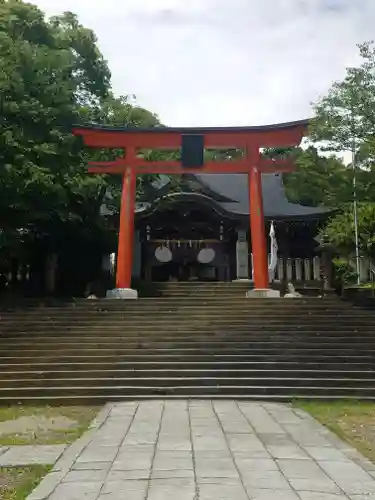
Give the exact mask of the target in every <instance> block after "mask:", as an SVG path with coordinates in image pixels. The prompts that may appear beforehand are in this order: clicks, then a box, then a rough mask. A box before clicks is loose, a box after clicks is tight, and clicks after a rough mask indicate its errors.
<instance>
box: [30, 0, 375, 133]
mask: <svg viewBox="0 0 375 500" xmlns="http://www.w3.org/2000/svg"><path fill="white" fill-rule="evenodd" d="M33 3H36V4H37V5H39V6H40V7H41V8H42V9H43V10H44V11H45V12H47V14H49V15H51V14H56V13H60V12H62V11H64V10H70V11H73V12H75V13H77V14H78V16H79V18H80V20H81V22H82V23H83V24H84V25H86V26H87V27H90V28H92V29H94V30H95V32H96V34H97V35H98V37H99V44H100V48H101V50H102V52H103V53H104V55H105V57H106V58H107V59H108V61H109V65H110V67H111V70H112V74H113V85H114V90H115V92H116V93H118V94H133V93H134V94H136V95H137V98H138V102H139V104H140V105H142V106H144V107H146V108H148V109H150V110H152V111H155V112H157V113H158V114H159V115H160V117H161V119H162V121H163V122H164V123H165V124H167V125H257V124H266V123H274V122H282V121H289V120H294V119H300V118H305V117H307V116H310V114H311V107H310V103H311V102H312V101H314V100H315V99H316V98H317V96H318V95H320V94H323V93H325V92H326V90H327V89H328V88H329V86H330V84H331V81H332V80H333V79H340V78H342V77H343V75H344V73H345V67H346V66H348V65H352V64H353V63H355V62H356V61H357V57H358V56H357V54H358V50H357V48H356V44H357V43H360V42H363V41H365V40H368V39H372V38H375V36H374V35H375V30H374V23H373V21H374V19H375V2H374V0H189V1H187V2H185V1H182V0H123V1H120V0H106V1H105V2H102V1H96V0H34V2H33Z"/></svg>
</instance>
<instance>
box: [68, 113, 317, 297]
mask: <svg viewBox="0 0 375 500" xmlns="http://www.w3.org/2000/svg"><path fill="white" fill-rule="evenodd" d="M307 126H308V121H307V120H303V121H297V122H289V123H281V124H276V125H267V126H261V127H216V128H208V127H204V128H186V127H184V128H171V127H166V128H164V127H157V128H151V129H140V128H119V127H108V126H99V125H83V126H81V125H77V126H74V127H73V133H74V135H77V136H82V138H83V141H84V144H85V145H86V146H89V147H95V148H111V149H112V148H113V149H115V148H116V149H123V150H124V156H123V157H122V158H119V159H117V160H115V161H112V162H91V163H90V165H91V166H90V167H89V169H88V172H90V173H94V174H118V175H122V178H123V182H122V196H121V210H120V230H119V241H118V254H117V275H116V287H117V289H118V290H124V289H125V290H126V289H130V288H131V278H132V267H133V236H134V212H135V194H136V176H137V175H138V174H139V175H142V174H168V175H171V174H187V173H200V174H202V173H204V174H215V173H227V174H234V173H246V174H248V179H249V181H248V182H249V203H250V230H251V238H252V253H253V262H254V287H255V289H259V290H266V289H268V286H269V280H268V254H267V240H266V233H265V221H264V213H263V197H262V182H261V175H262V173H276V172H278V173H279V172H290V171H292V170H293V164H292V163H291V162H290V161H289V160H287V159H283V160H276V161H275V160H271V159H267V158H264V157H263V156H262V155H261V154H260V149H261V148H277V147H292V146H297V145H299V144H300V142H301V140H302V137H303V135H304V133H305V131H306V129H307ZM178 148H181V151H182V161H181V162H179V161H148V160H145V159H144V158H142V157H140V156H139V154H138V153H139V150H140V149H178ZM205 148H210V149H214V148H218V149H219V148H220V149H223V148H228V149H229V148H237V149H243V150H244V151H245V155H244V156H243V157H242V158H240V159H239V160H234V161H232V160H228V161H212V162H206V163H205V162H204V158H203V153H204V149H205Z"/></svg>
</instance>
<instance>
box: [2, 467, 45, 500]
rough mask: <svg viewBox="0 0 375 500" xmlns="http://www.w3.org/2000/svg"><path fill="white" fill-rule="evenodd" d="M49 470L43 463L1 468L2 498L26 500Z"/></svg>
mask: <svg viewBox="0 0 375 500" xmlns="http://www.w3.org/2000/svg"><path fill="white" fill-rule="evenodd" d="M48 471H49V467H43V466H41V465H37V466H32V467H11V468H0V498H1V500H25V498H26V497H27V495H28V494H29V493H31V491H32V490H33V489H34V488H35V486H36V485H37V484H38V483H39V481H40V480H41V479H42V477H44V476H45V475H46V474H47V472H48Z"/></svg>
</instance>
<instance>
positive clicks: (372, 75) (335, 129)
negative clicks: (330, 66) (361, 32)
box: [310, 42, 375, 257]
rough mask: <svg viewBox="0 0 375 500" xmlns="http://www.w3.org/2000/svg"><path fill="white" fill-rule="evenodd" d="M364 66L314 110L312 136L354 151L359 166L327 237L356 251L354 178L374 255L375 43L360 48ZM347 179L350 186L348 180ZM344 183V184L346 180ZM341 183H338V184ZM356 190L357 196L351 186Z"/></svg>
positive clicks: (363, 230)
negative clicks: (341, 210)
mask: <svg viewBox="0 0 375 500" xmlns="http://www.w3.org/2000/svg"><path fill="white" fill-rule="evenodd" d="M359 51H360V56H361V59H362V62H361V64H360V65H359V66H358V67H351V68H348V69H347V71H346V75H345V78H344V79H343V80H342V81H339V82H335V83H333V85H332V87H331V89H330V90H329V92H328V93H327V95H326V96H324V97H322V98H321V99H319V100H318V102H317V103H316V105H315V106H314V111H315V118H314V119H313V121H312V124H311V128H310V133H311V138H312V139H313V140H314V141H316V142H317V143H319V144H320V146H321V147H323V148H324V149H326V150H327V151H333V152H343V151H347V152H348V151H349V152H352V153H353V154H354V156H355V160H356V163H355V168H353V167H354V166H353V165H349V166H348V168H347V169H346V170H345V171H343V172H342V174H341V175H340V176H339V178H338V179H337V180H338V181H339V182H338V184H337V189H336V199H337V200H338V203H337V204H338V205H339V206H340V207H341V208H342V209H343V212H342V213H340V214H339V215H337V217H336V218H334V219H332V220H331V221H330V222H329V224H328V226H327V228H326V229H325V231H324V232H325V233H326V235H327V237H328V239H329V241H330V242H331V243H332V244H334V245H335V246H336V247H337V248H338V249H340V251H344V250H345V252H347V253H350V252H353V250H355V243H354V238H355V237H354V217H353V203H352V202H353V199H354V187H353V180H354V178H355V180H356V193H357V199H358V201H359V202H360V205H359V210H358V223H359V239H360V247H361V252H362V253H363V254H365V255H369V256H371V257H372V256H373V251H372V245H373V242H372V232H373V229H374V227H373V218H374V215H375V212H374V208H373V203H374V201H375V139H374V138H375V45H374V43H373V42H367V43H364V44H362V45H360V46H359ZM343 179H345V182H343ZM340 180H341V182H340ZM335 182H336V181H335ZM349 186H351V196H350V195H349V193H350V188H349Z"/></svg>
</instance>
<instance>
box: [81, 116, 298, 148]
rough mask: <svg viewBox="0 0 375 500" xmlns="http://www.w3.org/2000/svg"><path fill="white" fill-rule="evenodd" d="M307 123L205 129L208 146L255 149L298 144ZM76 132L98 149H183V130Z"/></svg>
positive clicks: (204, 133) (83, 130) (82, 129)
mask: <svg viewBox="0 0 375 500" xmlns="http://www.w3.org/2000/svg"><path fill="white" fill-rule="evenodd" d="M306 126H307V124H306V123H296V124H292V125H290V126H288V125H287V124H286V125H285V127H268V128H267V127H263V128H262V127H260V128H254V129H248V130H246V129H245V128H244V129H239V130H235V129H233V130H232V131H231V130H230V129H229V130H225V129H224V130H220V129H216V130H207V131H204V132H202V134H203V135H204V144H205V147H206V148H253V149H257V150H259V148H262V147H289V146H297V145H298V144H299V143H300V142H301V139H302V137H303V135H304V133H305V131H306ZM73 133H74V134H75V135H79V136H81V137H82V138H83V141H84V143H85V144H86V145H87V146H91V147H97V148H124V149H126V148H128V147H131V148H135V149H136V148H146V149H163V148H171V149H173V148H180V147H181V142H182V139H181V137H182V134H183V133H184V132H183V130H182V129H181V131H178V130H173V129H172V130H165V129H164V130H163V129H162V128H161V129H157V130H156V129H154V130H153V131H147V130H143V131H142V130H140V131H139V132H138V131H137V130H135V129H134V130H132V131H131V132H127V131H125V130H121V129H117V130H116V129H109V130H108V129H107V130H106V129H95V128H79V127H76V128H74V129H73Z"/></svg>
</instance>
